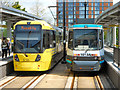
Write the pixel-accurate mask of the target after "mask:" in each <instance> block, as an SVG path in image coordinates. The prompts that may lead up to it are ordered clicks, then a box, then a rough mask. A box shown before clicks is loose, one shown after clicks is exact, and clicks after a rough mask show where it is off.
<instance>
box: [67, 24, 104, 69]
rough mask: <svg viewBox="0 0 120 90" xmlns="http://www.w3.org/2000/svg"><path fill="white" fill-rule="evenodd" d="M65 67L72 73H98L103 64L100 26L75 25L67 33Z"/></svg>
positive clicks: (101, 30) (102, 37)
mask: <svg viewBox="0 0 120 90" xmlns="http://www.w3.org/2000/svg"><path fill="white" fill-rule="evenodd" d="M68 34H69V35H68V44H67V57H66V62H67V67H68V69H70V70H72V71H99V70H100V68H101V65H102V63H103V62H104V32H103V29H102V25H96V24H76V25H73V26H72V27H71V28H70V29H69V32H68Z"/></svg>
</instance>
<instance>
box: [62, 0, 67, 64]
mask: <svg viewBox="0 0 120 90" xmlns="http://www.w3.org/2000/svg"><path fill="white" fill-rule="evenodd" d="M65 37H66V26H65V0H63V45H64V51H63V56H64V59H63V61H62V64H65V63H66V39H65Z"/></svg>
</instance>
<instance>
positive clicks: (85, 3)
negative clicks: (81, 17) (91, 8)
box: [84, 0, 87, 18]
mask: <svg viewBox="0 0 120 90" xmlns="http://www.w3.org/2000/svg"><path fill="white" fill-rule="evenodd" d="M84 6H85V18H86V7H87V2H86V0H85V2H84Z"/></svg>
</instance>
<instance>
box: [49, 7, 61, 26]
mask: <svg viewBox="0 0 120 90" xmlns="http://www.w3.org/2000/svg"><path fill="white" fill-rule="evenodd" d="M56 7H58V6H48V8H49V10H50V12H51V14H52V16H53V18H54V25H55V21H56V18H55V17H54V14H53V12H52V10H51V9H50V8H56ZM58 14H59V13H58Z"/></svg>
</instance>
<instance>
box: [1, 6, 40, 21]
mask: <svg viewBox="0 0 120 90" xmlns="http://www.w3.org/2000/svg"><path fill="white" fill-rule="evenodd" d="M0 16H1V17H0V18H1V20H2V21H8V20H9V21H11V22H13V23H14V22H17V21H20V20H41V18H40V17H38V16H35V15H32V14H30V13H27V12H25V11H21V10H18V9H15V8H11V7H7V6H5V5H0Z"/></svg>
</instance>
